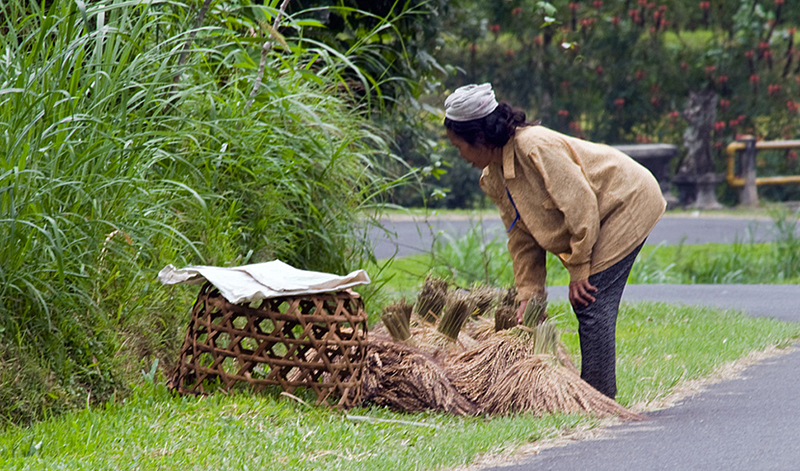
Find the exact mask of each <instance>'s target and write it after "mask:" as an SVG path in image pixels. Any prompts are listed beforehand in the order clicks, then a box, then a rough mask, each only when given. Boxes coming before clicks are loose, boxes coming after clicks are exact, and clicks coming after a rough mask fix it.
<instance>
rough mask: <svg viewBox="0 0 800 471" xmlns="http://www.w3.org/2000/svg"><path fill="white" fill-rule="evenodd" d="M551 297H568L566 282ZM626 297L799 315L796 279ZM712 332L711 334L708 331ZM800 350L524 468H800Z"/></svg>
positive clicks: (655, 289)
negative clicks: (799, 374) (784, 282)
mask: <svg viewBox="0 0 800 471" xmlns="http://www.w3.org/2000/svg"><path fill="white" fill-rule="evenodd" d="M550 297H551V298H555V299H563V298H566V290H565V289H564V287H555V288H551V289H550ZM623 300H626V301H636V300H653V301H662V302H670V303H678V304H690V305H705V306H715V307H722V308H731V309H737V310H742V311H745V313H747V314H750V315H754V316H765V317H774V318H777V319H782V320H789V321H800V302H798V301H800V286H798V285H779V286H771V285H631V286H628V287H627V288H626V290H625V294H624V296H623ZM709 335H713V333H709ZM798 371H800V349H798V348H797V347H793V348H791V349H789V351H788V353H786V354H782V355H778V356H773V357H771V358H769V359H768V360H765V361H762V362H760V363H756V364H754V365H751V366H749V367H747V368H746V369H744V371H742V372H741V373H740V374H739V375H738V377H737V378H736V379H732V380H727V381H723V382H720V383H717V384H714V385H711V386H709V387H707V388H706V389H705V390H703V391H702V392H700V393H697V394H695V395H693V396H691V397H688V398H686V399H683V400H682V401H680V402H679V403H678V404H677V405H675V406H673V407H670V408H667V409H663V410H659V411H656V412H651V413H648V414H646V420H644V421H641V422H636V423H629V424H622V425H618V426H613V427H609V428H607V429H605V430H603V431H602V432H601V433H600V436H599V437H598V438H596V439H590V440H583V441H575V442H572V443H570V444H568V445H566V446H562V447H557V448H549V449H545V450H542V451H541V452H540V453H539V454H538V455H536V456H534V457H530V458H526V459H525V460H524V461H522V462H521V463H519V464H515V465H512V466H502V467H495V468H489V469H492V470H498V471H499V470H502V471H522V470H578V469H592V470H593V471H612V470H613V471H619V470H637V471H649V470H748V471H749V470H797V469H800V423H798V418H799V417H800V401H798V400H797V398H798V386H800V384H798V378H797V372H798Z"/></svg>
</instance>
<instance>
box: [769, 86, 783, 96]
mask: <svg viewBox="0 0 800 471" xmlns="http://www.w3.org/2000/svg"><path fill="white" fill-rule="evenodd" d="M780 91H781V86H780V85H778V84H776V83H771V84H769V86H768V87H767V93H768V94H769V95H777V94H778V92H780Z"/></svg>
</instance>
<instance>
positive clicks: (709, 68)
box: [706, 65, 717, 75]
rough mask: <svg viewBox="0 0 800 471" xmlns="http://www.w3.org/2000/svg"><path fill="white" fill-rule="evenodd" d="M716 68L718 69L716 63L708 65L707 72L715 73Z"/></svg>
mask: <svg viewBox="0 0 800 471" xmlns="http://www.w3.org/2000/svg"><path fill="white" fill-rule="evenodd" d="M715 70H717V66H715V65H709V66H708V67H706V73H707V74H708V75H711V74H713V73H714V71H715Z"/></svg>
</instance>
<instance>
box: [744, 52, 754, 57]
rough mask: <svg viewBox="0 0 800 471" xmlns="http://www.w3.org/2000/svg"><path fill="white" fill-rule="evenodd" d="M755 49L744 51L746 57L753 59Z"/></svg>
mask: <svg viewBox="0 0 800 471" xmlns="http://www.w3.org/2000/svg"><path fill="white" fill-rule="evenodd" d="M753 54H754V53H753V51H747V52H745V53H744V57H745V59H752V58H753Z"/></svg>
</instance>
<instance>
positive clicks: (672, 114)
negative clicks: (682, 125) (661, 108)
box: [669, 110, 680, 120]
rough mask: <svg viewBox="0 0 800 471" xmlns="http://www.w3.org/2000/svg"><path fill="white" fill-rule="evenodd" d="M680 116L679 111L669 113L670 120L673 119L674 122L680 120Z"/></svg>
mask: <svg viewBox="0 0 800 471" xmlns="http://www.w3.org/2000/svg"><path fill="white" fill-rule="evenodd" d="M678 116H680V113H678V112H677V111H674V110H673V111H670V112H669V117H670V119H672V120H676V119H678Z"/></svg>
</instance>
